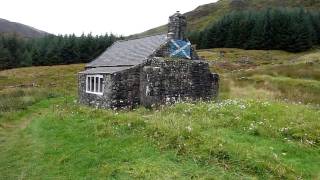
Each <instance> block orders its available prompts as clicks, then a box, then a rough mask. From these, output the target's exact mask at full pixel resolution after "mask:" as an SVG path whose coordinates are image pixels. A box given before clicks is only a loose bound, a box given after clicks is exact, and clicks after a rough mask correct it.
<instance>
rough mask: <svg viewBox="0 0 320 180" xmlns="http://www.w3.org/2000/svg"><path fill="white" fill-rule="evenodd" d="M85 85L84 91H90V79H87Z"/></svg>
mask: <svg viewBox="0 0 320 180" xmlns="http://www.w3.org/2000/svg"><path fill="white" fill-rule="evenodd" d="M86 83H87V86H86V88H87V89H86V90H87V91H89V90H90V77H87V81H86Z"/></svg>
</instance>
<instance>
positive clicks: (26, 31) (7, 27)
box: [0, 18, 49, 38]
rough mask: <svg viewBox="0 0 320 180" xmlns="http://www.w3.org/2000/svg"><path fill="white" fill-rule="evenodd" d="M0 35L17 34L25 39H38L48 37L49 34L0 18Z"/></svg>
mask: <svg viewBox="0 0 320 180" xmlns="http://www.w3.org/2000/svg"><path fill="white" fill-rule="evenodd" d="M0 34H18V35H20V36H21V37H25V38H38V37H43V36H45V35H48V34H49V33H47V32H44V31H41V30H38V29H36V28H33V27H31V26H27V25H24V24H21V23H17V22H11V21H8V20H5V19H1V18H0Z"/></svg>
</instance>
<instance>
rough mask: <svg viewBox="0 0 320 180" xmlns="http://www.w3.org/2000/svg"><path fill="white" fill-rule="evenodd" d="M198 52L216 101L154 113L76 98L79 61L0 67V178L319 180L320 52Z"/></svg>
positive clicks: (236, 50)
mask: <svg viewBox="0 0 320 180" xmlns="http://www.w3.org/2000/svg"><path fill="white" fill-rule="evenodd" d="M221 52H223V53H221ZM199 54H200V55H201V56H204V57H205V58H207V59H208V60H209V62H210V64H211V66H212V70H214V71H216V72H219V74H220V76H221V91H220V96H219V98H218V99H217V100H216V101H212V102H198V103H196V104H189V103H180V104H176V105H172V106H167V107H159V108H157V109H153V110H150V109H145V108H142V107H140V108H137V109H134V110H132V111H127V110H122V111H112V110H99V109H94V108H89V107H85V106H82V105H79V104H77V95H76V90H77V74H76V73H77V72H78V71H80V70H81V69H82V68H83V65H81V64H80V65H68V66H52V67H31V68H21V69H13V70H7V71H1V72H0V179H103V178H110V179H131V178H137V179H141V178H142V179H191V178H195V179H236V178H240V179H270V178H273V179H319V178H320V122H319V121H320V107H319V104H320V97H319V92H320V79H319V78H320V71H319V65H320V50H317V49H315V50H312V51H309V52H305V53H300V54H291V53H286V52H282V51H244V50H239V49H210V50H202V51H200V52H199ZM221 54H224V55H221Z"/></svg>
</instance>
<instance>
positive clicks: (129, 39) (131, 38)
mask: <svg viewBox="0 0 320 180" xmlns="http://www.w3.org/2000/svg"><path fill="white" fill-rule="evenodd" d="M160 35H166V34H165V33H159V34H153V35H146V36H140V37H139V36H137V37H129V38H128V39H122V40H118V41H116V42H125V41H132V40H136V39H143V38H147V37H153V36H160Z"/></svg>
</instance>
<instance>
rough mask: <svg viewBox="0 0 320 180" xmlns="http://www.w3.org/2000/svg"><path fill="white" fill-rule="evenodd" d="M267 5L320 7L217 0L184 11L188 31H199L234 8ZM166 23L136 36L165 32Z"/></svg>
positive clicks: (317, 4)
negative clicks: (216, 0)
mask: <svg viewBox="0 0 320 180" xmlns="http://www.w3.org/2000/svg"><path fill="white" fill-rule="evenodd" d="M267 7H305V8H306V9H309V10H317V9H319V8H320V1H317V0H281V1H279V0H258V1H257V0H219V1H218V2H216V3H211V4H205V5H202V6H199V7H197V8H196V9H195V10H193V11H190V12H187V13H185V14H184V15H185V16H186V17H187V20H188V29H189V31H199V30H202V29H203V28H205V27H206V26H207V25H208V24H209V23H211V22H214V21H215V20H217V19H219V18H220V17H222V16H223V15H225V14H227V13H229V12H232V11H234V10H247V9H262V8H267ZM166 31H167V27H166V25H163V26H159V27H156V28H153V29H150V30H147V31H145V32H143V33H141V34H137V35H136V36H143V35H151V34H159V33H165V32H166Z"/></svg>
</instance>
